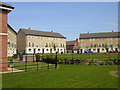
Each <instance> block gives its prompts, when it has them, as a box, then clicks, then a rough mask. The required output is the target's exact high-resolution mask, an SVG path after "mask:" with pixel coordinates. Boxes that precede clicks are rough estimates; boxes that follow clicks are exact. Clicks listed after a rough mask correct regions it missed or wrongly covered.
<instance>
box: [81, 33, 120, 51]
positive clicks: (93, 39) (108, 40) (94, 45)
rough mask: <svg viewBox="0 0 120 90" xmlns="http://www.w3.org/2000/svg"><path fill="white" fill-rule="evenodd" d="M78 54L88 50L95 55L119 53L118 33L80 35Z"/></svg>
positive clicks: (119, 36) (119, 38) (119, 35)
mask: <svg viewBox="0 0 120 90" xmlns="http://www.w3.org/2000/svg"><path fill="white" fill-rule="evenodd" d="M79 40H80V52H81V53H84V50H86V49H89V50H91V51H93V52H96V53H99V52H100V53H104V52H108V51H111V50H112V51H113V50H114V51H120V48H119V47H120V43H119V40H120V32H114V31H112V32H104V33H89V32H88V33H84V34H80V38H79Z"/></svg>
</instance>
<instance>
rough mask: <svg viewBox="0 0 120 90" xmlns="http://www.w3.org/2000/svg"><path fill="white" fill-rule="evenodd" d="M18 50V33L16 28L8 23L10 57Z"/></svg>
mask: <svg viewBox="0 0 120 90" xmlns="http://www.w3.org/2000/svg"><path fill="white" fill-rule="evenodd" d="M16 50H17V33H16V32H15V30H14V29H13V28H12V27H11V26H10V25H8V55H7V56H8V57H11V56H13V55H14V54H16Z"/></svg>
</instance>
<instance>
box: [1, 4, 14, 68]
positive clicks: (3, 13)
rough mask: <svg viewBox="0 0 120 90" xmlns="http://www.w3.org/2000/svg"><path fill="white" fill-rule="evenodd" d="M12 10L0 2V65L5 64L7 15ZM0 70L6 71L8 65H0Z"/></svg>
mask: <svg viewBox="0 0 120 90" xmlns="http://www.w3.org/2000/svg"><path fill="white" fill-rule="evenodd" d="M12 9H14V7H13V6H11V5H9V4H6V3H3V2H0V63H6V62H7V60H8V59H7V50H8V49H7V47H8V46H7V45H8V44H7V43H8V25H7V24H8V13H9V12H10V11H12ZM0 68H2V70H7V69H8V64H0Z"/></svg>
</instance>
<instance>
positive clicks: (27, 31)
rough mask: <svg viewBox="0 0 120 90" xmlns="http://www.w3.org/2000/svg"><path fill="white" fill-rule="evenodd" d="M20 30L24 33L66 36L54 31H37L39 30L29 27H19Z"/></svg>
mask: <svg viewBox="0 0 120 90" xmlns="http://www.w3.org/2000/svg"><path fill="white" fill-rule="evenodd" d="M20 30H22V31H23V32H24V33H25V34H26V35H36V36H48V37H59V38H66V37H64V36H63V35H61V34H60V33H55V32H47V31H39V30H31V29H20Z"/></svg>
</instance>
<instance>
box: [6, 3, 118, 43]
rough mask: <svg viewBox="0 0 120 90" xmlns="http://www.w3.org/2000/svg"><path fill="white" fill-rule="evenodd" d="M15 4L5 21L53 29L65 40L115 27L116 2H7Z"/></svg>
mask: <svg viewBox="0 0 120 90" xmlns="http://www.w3.org/2000/svg"><path fill="white" fill-rule="evenodd" d="M6 3H8V4H10V5H13V6H14V7H15V9H14V10H12V11H11V12H10V13H9V15H8V23H9V24H10V25H11V26H12V27H13V28H14V29H15V31H16V32H18V31H19V29H20V28H26V29H27V28H29V27H30V28H31V29H33V30H40V31H53V32H58V33H61V34H62V35H64V36H65V37H66V38H67V41H70V40H75V39H76V38H79V35H80V34H81V33H87V32H90V33H94V32H111V31H112V30H114V31H118V3H117V2H6Z"/></svg>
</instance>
